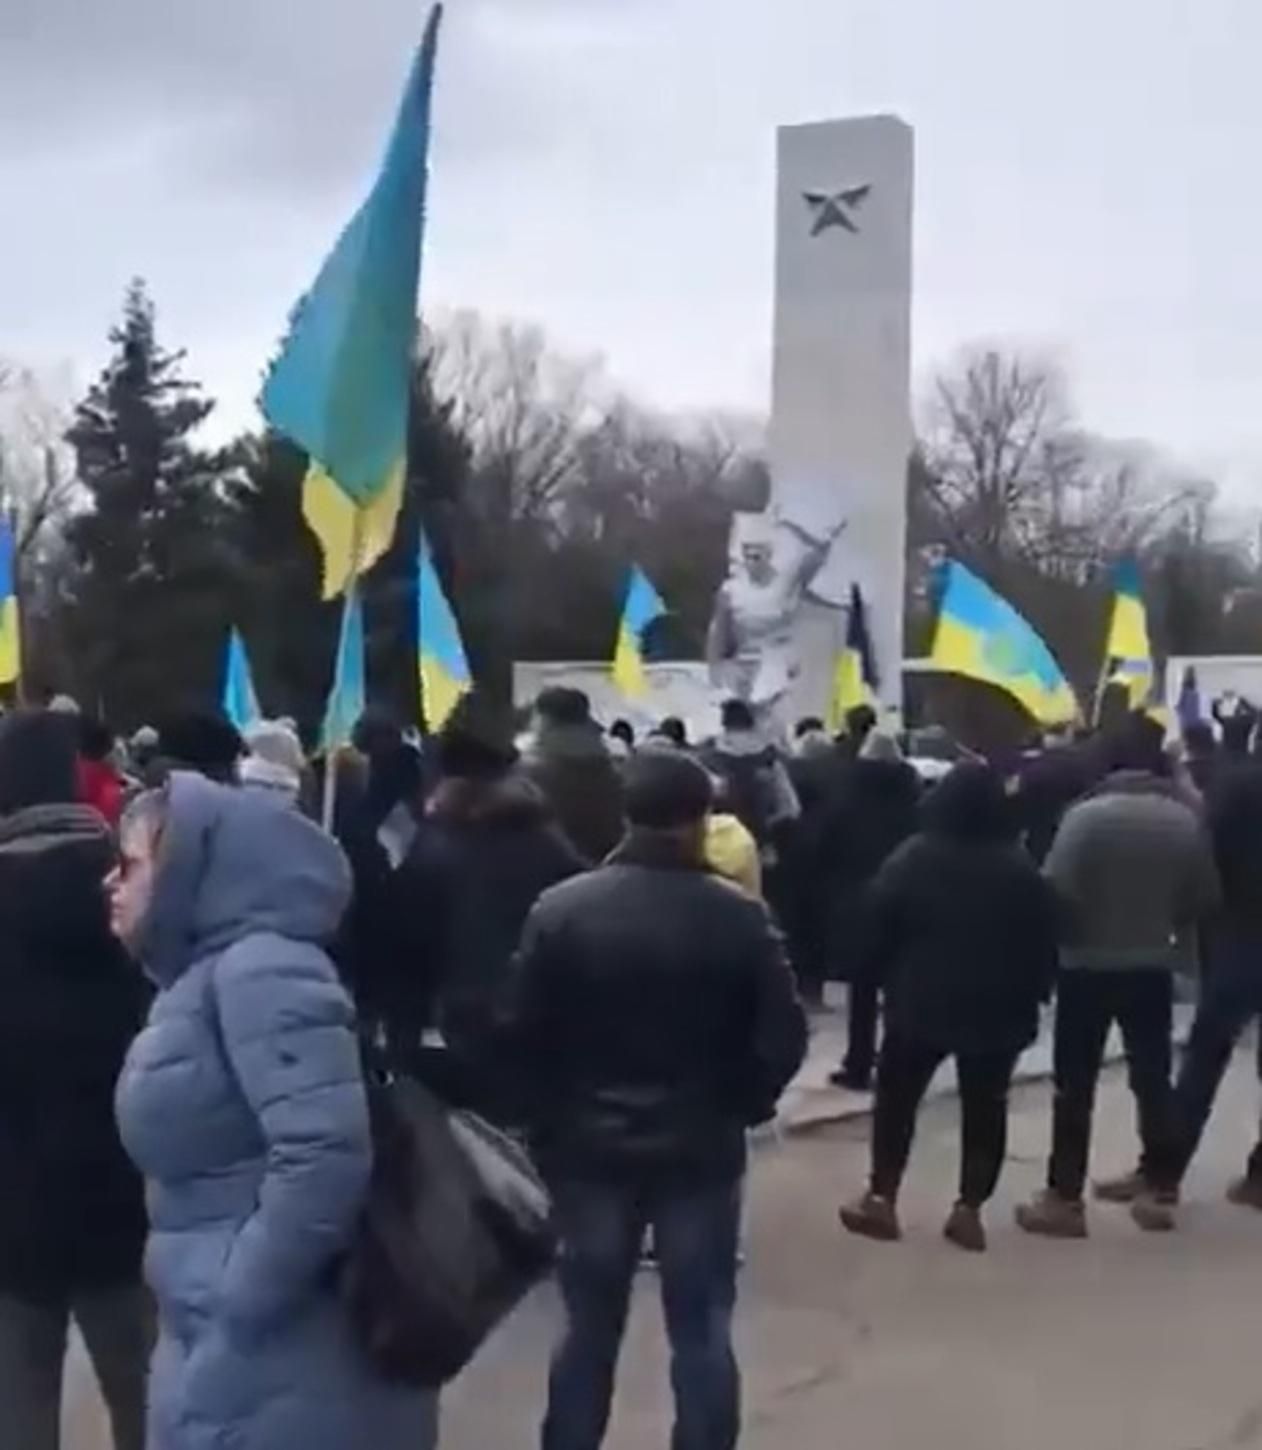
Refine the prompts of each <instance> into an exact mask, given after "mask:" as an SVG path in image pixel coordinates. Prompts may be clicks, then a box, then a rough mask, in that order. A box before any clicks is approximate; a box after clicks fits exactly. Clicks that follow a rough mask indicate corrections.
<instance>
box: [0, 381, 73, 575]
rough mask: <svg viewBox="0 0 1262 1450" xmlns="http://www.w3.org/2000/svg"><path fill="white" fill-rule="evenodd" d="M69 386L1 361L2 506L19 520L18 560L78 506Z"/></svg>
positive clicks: (33, 552) (43, 543) (41, 546)
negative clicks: (68, 435) (68, 432)
mask: <svg viewBox="0 0 1262 1450" xmlns="http://www.w3.org/2000/svg"><path fill="white" fill-rule="evenodd" d="M66 391H67V390H66V389H63V388H62V387H61V386H60V385H59V383H58V381H57V379H56V378H54V377H50V376H46V375H41V374H39V373H37V372H35V371H34V370H33V369H31V368H24V367H17V366H13V365H4V364H0V507H3V508H4V510H5V511H6V512H7V513H9V514H11V515H12V517H13V518H14V520H15V535H16V538H15V544H16V549H17V555H18V559H19V561H29V560H30V559H32V558H33V557H35V556H36V555H38V554H39V553H41V552H42V551H43V549H44V548H45V547H46V546H47V545H48V544H49V543H50V541H51V538H52V535H53V533H54V532H55V530H56V527H57V526H58V525H59V524H60V523H62V522H63V521H64V520H65V519H66V517H67V516H68V515H69V514H70V513H71V511H72V510H73V508H74V503H75V498H76V494H77V487H78V485H77V481H76V478H75V471H74V455H73V452H72V450H71V449H70V447H69V445H68V444H67V443H66V441H65V433H66V429H67V427H68V426H69V421H70V409H69V406H68V403H67V402H66V399H65V396H64V394H65V393H66Z"/></svg>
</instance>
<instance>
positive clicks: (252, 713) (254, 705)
mask: <svg viewBox="0 0 1262 1450" xmlns="http://www.w3.org/2000/svg"><path fill="white" fill-rule="evenodd" d="M223 712H224V714H225V715H226V716H227V717H228V719H229V720H231V721H232V723H233V724H234V725H235V726H236V727H237V729H238V730H240V731H241V732H242V734H244V733H245V731H247V730H248V729H249V728H250V727H251V726H252V725H257V724H258V722H259V721H260V720H261V719H262V711H261V710H260V709H259V701H258V695H257V694H256V693H255V690H254V677H253V675H252V674H251V672H250V657H249V655H248V654H247V653H246V648H245V640H243V639H242V638H241V632H240V630H237V629H234V630H233V631H232V633H231V634H230V635H229V636H228V653H227V660H226V662H225V666H224V681H223Z"/></svg>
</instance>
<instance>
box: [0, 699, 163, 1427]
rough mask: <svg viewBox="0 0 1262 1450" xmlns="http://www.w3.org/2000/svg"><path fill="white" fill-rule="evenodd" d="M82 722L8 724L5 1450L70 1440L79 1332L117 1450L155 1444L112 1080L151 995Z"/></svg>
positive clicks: (1, 821)
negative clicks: (72, 1334) (83, 795)
mask: <svg viewBox="0 0 1262 1450" xmlns="http://www.w3.org/2000/svg"><path fill="white" fill-rule="evenodd" d="M77 727H78V720H77V719H76V718H75V717H71V716H67V715H55V714H51V713H49V712H47V711H27V710H18V711H15V712H14V713H12V714H10V715H7V716H5V717H4V719H3V720H2V721H0V1441H2V1442H3V1443H4V1444H5V1445H6V1446H8V1445H11V1446H13V1447H14V1450H19V1447H20V1450H53V1447H55V1446H56V1444H57V1443H58V1427H59V1423H60V1418H61V1385H62V1368H63V1361H64V1359H65V1353H66V1343H67V1335H68V1331H69V1326H70V1322H71V1321H72V1320H73V1321H74V1323H75V1325H76V1326H77V1328H78V1331H79V1334H80V1336H81V1338H82V1339H83V1342H84V1343H85V1345H86V1346H87V1350H88V1355H89V1357H90V1359H91V1360H92V1363H93V1366H94V1368H95V1370H96V1374H97V1379H98V1381H99V1382H100V1384H101V1388H102V1390H103V1393H104V1398H105V1403H106V1407H107V1409H108V1411H109V1416H110V1421H111V1425H112V1429H113V1442H114V1446H115V1450H143V1446H144V1404H145V1372H146V1365H147V1361H148V1357H149V1345H150V1334H151V1315H150V1313H149V1309H148V1305H147V1303H146V1296H145V1292H144V1286H143V1283H142V1280H141V1268H140V1264H141V1254H142V1251H143V1248H144V1239H145V1210H144V1201H143V1192H142V1185H141V1181H140V1175H139V1174H138V1173H137V1172H136V1170H135V1169H134V1168H133V1166H132V1164H131V1163H130V1162H129V1160H128V1158H127V1155H126V1153H125V1152H124V1151H123V1147H122V1144H121V1143H120V1142H119V1138H118V1131H117V1129H116V1127H115V1124H114V1083H115V1080H116V1079H117V1077H118V1073H119V1069H120V1068H121V1066H122V1063H123V1058H124V1056H125V1054H126V1052H127V1048H128V1046H129V1044H130V1043H131V1041H132V1038H133V1037H134V1036H135V1034H136V1032H137V1031H138V1030H139V1028H140V1024H141V1022H142V1020H143V1017H144V1010H145V1000H146V993H145V990H144V984H143V981H142V979H141V977H140V974H139V972H137V971H136V969H135V968H134V967H133V966H132V964H131V963H130V962H129V961H128V960H127V955H126V953H125V952H124V951H123V949H122V948H121V946H120V945H119V944H118V942H117V941H116V940H115V938H114V936H113V934H112V933H111V931H110V923H109V915H108V912H107V909H106V902H105V893H104V891H103V890H102V882H103V881H104V878H105V875H106V873H107V871H108V870H109V868H110V865H111V861H112V856H113V842H112V840H111V836H110V832H109V829H108V827H107V826H106V824H105V821H104V820H103V819H102V817H101V816H100V814H99V813H98V812H97V811H96V810H94V809H93V808H91V807H90V806H88V805H85V804H82V803H81V802H80V801H79V791H78V784H77V781H76V743H77V742H76V730H77Z"/></svg>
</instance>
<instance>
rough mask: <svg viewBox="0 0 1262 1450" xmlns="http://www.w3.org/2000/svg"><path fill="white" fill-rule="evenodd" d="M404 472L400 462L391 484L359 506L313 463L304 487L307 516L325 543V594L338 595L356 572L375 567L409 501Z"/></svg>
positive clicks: (322, 547) (305, 513)
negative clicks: (405, 504) (405, 491)
mask: <svg viewBox="0 0 1262 1450" xmlns="http://www.w3.org/2000/svg"><path fill="white" fill-rule="evenodd" d="M403 474H404V465H403V463H402V462H400V463H399V464H398V465H397V466H396V468H395V470H394V472H393V473H392V474H391V475H390V480H389V482H388V483H387V484H386V487H385V488H384V489H382V491H381V492H380V493H379V494H378V495H377V496H376V497H375V498H374V499H372V500H371V501H370V502H369V503H367V504H365V505H363V506H362V507H358V506H357V505H355V504H354V503H353V502H352V501H351V499H350V498H349V497H348V496H347V495H346V494H345V493H343V492H342V490H341V489H340V488H339V487H338V486H337V484H336V483H334V482H333V480H332V479H331V478H330V477H329V475H328V474H327V473H325V472H324V470H323V469H322V468H320V467H319V466H318V465H312V468H311V470H310V472H309V473H308V474H307V478H306V482H305V483H304V484H303V489H302V516H303V518H304V519H306V521H307V526H308V528H310V530H311V532H312V533H313V534H315V536H316V538H317V539H318V540H319V542H320V552H321V554H322V555H323V558H324V583H323V588H322V594H323V597H324V598H325V599H336V598H337V597H338V595H339V594H341V593H343V591H344V590H345V589H346V586H347V584H348V583H349V582H350V579H351V576H352V574H354V573H365V572H366V571H367V570H369V569H371V568H372V566H373V565H374V564H375V563H376V562H377V560H378V559H380V558H381V556H382V555H383V554H384V553H385V552H386V550H387V549H388V548H389V547H390V545H391V543H392V542H393V540H394V531H395V526H396V525H397V523H398V519H399V510H400V508H402V506H403ZM357 514H358V515H359V519H358V524H357V523H356V515H357ZM357 534H358V552H359V559H358V568H356V560H355V552H356V535H357Z"/></svg>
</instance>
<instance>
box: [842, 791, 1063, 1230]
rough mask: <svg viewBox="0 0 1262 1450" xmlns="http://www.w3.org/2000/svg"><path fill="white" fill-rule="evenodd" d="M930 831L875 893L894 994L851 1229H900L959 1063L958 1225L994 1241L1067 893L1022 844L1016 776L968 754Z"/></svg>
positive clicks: (877, 946) (890, 864)
mask: <svg viewBox="0 0 1262 1450" xmlns="http://www.w3.org/2000/svg"><path fill="white" fill-rule="evenodd" d="M923 818H924V820H923V828H922V830H921V831H920V833H919V834H917V835H916V836H914V837H912V839H911V840H910V841H908V842H907V843H906V844H905V845H904V846H902V847H901V848H900V849H899V850H898V851H896V852H895V853H894V855H893V856H892V857H891V858H890V859H889V860H888V861H887V862H886V863H885V865H884V866H883V867H882V868H881V870H880V872H879V873H878V875H877V878H876V880H875V882H874V883H873V885H872V888H871V891H870V893H869V910H870V916H871V960H870V972H871V976H872V979H873V980H874V981H879V982H880V983H881V985H882V987H883V989H884V992H885V1042H884V1044H883V1045H882V1048H881V1060H880V1065H879V1068H878V1071H877V1082H876V1112H875V1119H874V1123H873V1130H872V1178H871V1186H870V1189H869V1191H868V1192H867V1193H866V1194H865V1195H864V1196H863V1198H861V1199H860V1200H859V1201H858V1202H857V1203H855V1204H852V1205H849V1206H847V1207H845V1208H843V1209H842V1211H841V1217H842V1222H843V1223H844V1224H845V1226H846V1227H847V1228H848V1229H849V1230H850V1231H851V1232H852V1233H857V1234H863V1235H866V1236H867V1237H869V1238H876V1239H897V1238H899V1237H900V1229H899V1223H898V1214H897V1202H898V1192H899V1188H900V1186H901V1184H902V1179H903V1173H904V1171H905V1169H906V1166H907V1159H908V1156H909V1153H910V1151H911V1144H912V1138H913V1135H914V1133H915V1127H916V1116H917V1113H918V1110H919V1107H920V1104H921V1101H922V1100H923V1098H924V1095H925V1093H926V1092H927V1091H928V1088H929V1084H930V1082H931V1081H932V1080H933V1076H934V1074H935V1073H936V1072H937V1070H938V1068H939V1067H940V1066H941V1064H942V1062H943V1060H944V1059H945V1058H947V1057H952V1056H953V1057H954V1058H955V1061H956V1070H957V1077H958V1081H959V1086H960V1107H961V1113H962V1120H963V1121H962V1145H961V1146H962V1154H961V1165H960V1192H959V1199H958V1201H957V1203H956V1206H955V1208H954V1210H953V1211H952V1213H951V1216H950V1218H949V1219H948V1220H947V1225H946V1236H947V1238H948V1239H950V1240H951V1241H952V1242H953V1243H955V1244H957V1245H959V1247H961V1248H964V1249H969V1250H973V1251H978V1252H980V1251H981V1250H983V1249H984V1248H985V1247H986V1234H985V1229H984V1227H983V1225H982V1219H981V1210H982V1208H983V1207H984V1205H985V1204H986V1203H988V1202H989V1200H990V1198H991V1196H992V1195H993V1193H994V1191H995V1186H996V1184H997V1183H998V1181H999V1173H1000V1170H1001V1168H1002V1167H1003V1160H1004V1154H1005V1151H1006V1143H1007V1123H1008V1091H1009V1087H1010V1085H1011V1082H1012V1074H1013V1070H1014V1068H1015V1067H1016V1062H1017V1058H1018V1056H1019V1055H1020V1053H1021V1052H1022V1051H1023V1050H1024V1049H1025V1048H1026V1047H1027V1046H1028V1045H1029V1044H1030V1043H1031V1042H1033V1041H1034V1038H1035V1036H1036V1035H1037V1032H1038V1021H1039V1004H1040V1002H1041V1001H1043V1000H1045V999H1046V997H1047V996H1048V995H1049V994H1050V991H1051V986H1052V981H1053V977H1054V974H1055V969H1056V944H1057V933H1058V910H1057V903H1056V898H1055V895H1054V893H1053V892H1052V890H1051V888H1050V887H1049V886H1048V885H1047V883H1046V882H1045V881H1044V880H1043V878H1042V876H1041V875H1040V874H1039V871H1038V868H1037V867H1036V866H1035V865H1034V864H1033V862H1032V861H1031V860H1030V858H1029V857H1028V856H1027V855H1026V853H1025V852H1024V851H1023V850H1022V849H1021V847H1020V846H1019V844H1018V842H1017V824H1018V822H1017V817H1016V814H1015V812H1014V810H1013V808H1012V804H1011V802H1010V801H1009V800H1008V799H1007V797H1006V796H1005V794H1004V788H1003V782H1002V780H1001V779H1000V778H999V776H998V775H997V774H996V773H995V772H994V771H993V770H991V769H990V767H988V766H985V765H958V766H956V767H955V768H954V769H953V770H952V771H951V773H950V774H949V775H948V776H946V778H945V779H944V780H943V781H942V783H941V784H940V785H939V786H938V787H937V788H936V789H935V790H934V791H933V793H932V794H931V795H930V796H929V797H928V799H927V801H926V802H925V807H924V812H923Z"/></svg>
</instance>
